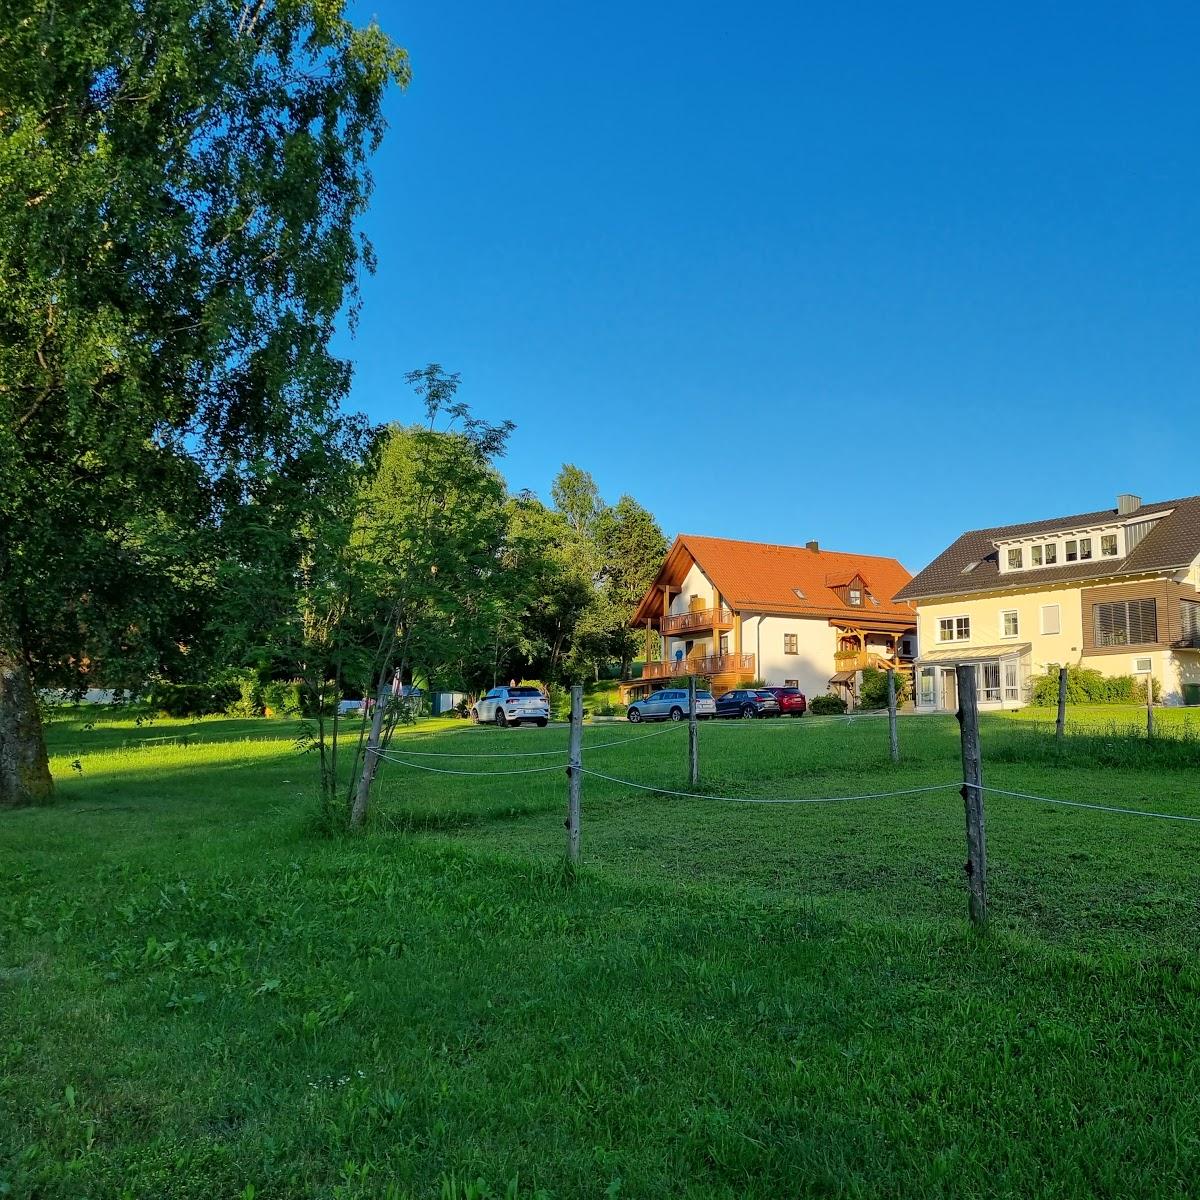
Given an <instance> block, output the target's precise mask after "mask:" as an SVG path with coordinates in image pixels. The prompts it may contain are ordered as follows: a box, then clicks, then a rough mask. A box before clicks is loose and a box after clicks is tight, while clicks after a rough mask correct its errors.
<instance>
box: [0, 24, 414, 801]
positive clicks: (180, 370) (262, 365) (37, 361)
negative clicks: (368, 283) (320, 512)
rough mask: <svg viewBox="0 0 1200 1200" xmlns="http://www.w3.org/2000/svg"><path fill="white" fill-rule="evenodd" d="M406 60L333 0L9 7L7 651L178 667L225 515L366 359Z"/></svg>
mask: <svg viewBox="0 0 1200 1200" xmlns="http://www.w3.org/2000/svg"><path fill="white" fill-rule="evenodd" d="M407 79H408V64H407V59H406V57H405V55H404V53H403V51H401V50H398V49H397V48H395V47H394V46H393V45H392V44H391V42H390V41H389V40H388V39H387V37H386V36H385V35H384V34H383V33H382V31H381V30H380V29H379V28H378V27H377V26H374V25H371V26H368V27H366V28H356V27H355V26H354V25H353V24H351V23H350V22H349V21H348V20H347V19H346V17H345V16H344V13H343V4H342V3H341V0H263V2H262V3H246V4H245V5H236V4H230V3H224V2H219V0H144V2H142V3H138V4H131V3H128V0H81V2H80V3H77V4H71V5H65V4H61V3H56V2H55V0H15V3H13V4H10V5H9V6H8V8H7V10H6V18H5V21H4V24H3V28H2V29H0V660H3V661H4V662H6V663H8V664H9V666H10V667H11V665H12V664H13V663H17V664H19V665H20V666H21V668H22V669H32V671H33V672H34V674H35V675H36V677H37V678H38V680H39V681H41V682H46V681H49V680H51V679H55V680H58V681H61V682H67V683H78V682H79V681H80V679H81V678H82V677H84V676H86V677H88V678H89V679H92V680H99V679H103V680H105V681H108V682H120V681H121V680H122V679H125V678H130V677H141V678H144V677H145V675H146V674H147V673H148V672H153V671H163V672H169V673H178V672H181V671H184V670H186V665H187V662H188V658H189V655H191V654H192V653H193V652H194V650H195V646H194V639H195V631H196V630H197V629H199V628H202V627H203V626H204V625H205V621H204V619H203V614H204V611H205V610H206V608H207V606H208V605H209V604H210V603H211V601H212V599H213V596H214V589H215V587H216V583H217V573H218V564H219V563H220V561H221V558H222V553H223V549H222V546H221V544H220V536H221V533H222V531H223V530H224V529H225V528H226V527H227V525H228V524H229V516H230V514H231V513H232V512H236V511H237V510H238V509H239V508H240V507H242V506H244V505H247V504H250V503H253V502H255V501H256V500H258V499H260V498H261V497H262V496H263V495H265V494H268V493H270V492H271V491H272V488H273V486H274V483H275V481H278V480H280V479H289V478H292V479H294V478H295V477H296V476H297V474H303V472H304V471H305V470H306V468H307V465H309V464H311V463H312V462H313V461H314V452H315V449H316V448H317V447H319V446H320V445H321V444H322V443H324V442H326V441H327V440H328V439H329V437H330V434H331V430H333V429H334V428H335V427H336V425H337V417H336V406H337V403H338V401H339V400H340V399H341V398H342V397H343V396H344V395H345V393H346V389H347V384H348V378H349V370H348V367H347V365H346V364H345V363H344V362H342V361H340V360H338V359H337V358H336V357H335V356H334V355H333V354H332V353H331V352H330V349H329V341H330V337H331V335H332V333H333V330H334V325H335V321H336V320H337V318H338V316H339V314H340V313H342V312H343V311H344V310H345V307H346V305H347V304H349V305H350V307H351V310H352V309H353V306H354V304H355V299H356V292H355V280H356V277H357V273H358V271H359V270H360V269H361V268H363V267H364V266H367V267H369V266H370V263H371V252H370V247H369V246H368V245H367V244H366V243H365V242H364V241H363V240H362V239H361V238H360V237H359V236H358V234H357V232H356V222H357V220H358V218H359V216H360V215H361V213H362V212H363V209H364V207H365V205H366V203H367V199H368V196H369V194H370V176H369V173H368V170H367V159H368V156H369V154H370V153H371V151H372V150H373V149H374V148H375V146H376V145H377V143H378V141H379V138H380V136H381V134H382V132H383V128H384V121H383V116H382V111H381V102H382V97H383V94H384V92H385V90H386V88H387V87H388V86H389V84H391V83H392V82H398V83H400V84H404V83H406V82H407ZM5 694H7V693H5ZM4 720H5V715H4V713H3V712H0V724H3V723H4ZM39 736H40V731H39ZM3 791H4V784H3V781H0V801H3V800H4V799H9V800H11V799H13V798H14V797H13V796H12V795H11V792H10V794H9V795H8V796H5V795H3V794H2V793H3Z"/></svg>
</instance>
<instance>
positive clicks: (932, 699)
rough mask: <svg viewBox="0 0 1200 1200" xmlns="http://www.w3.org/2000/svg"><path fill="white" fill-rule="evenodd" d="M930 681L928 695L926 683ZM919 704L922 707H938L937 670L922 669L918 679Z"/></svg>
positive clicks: (931, 668) (933, 668)
mask: <svg viewBox="0 0 1200 1200" xmlns="http://www.w3.org/2000/svg"><path fill="white" fill-rule="evenodd" d="M926 680H928V681H929V692H928V694H926V691H925V681H926ZM917 703H918V704H920V705H924V706H928V705H933V706H936V705H937V668H936V667H922V668H921V671H920V674H919V676H918V678H917Z"/></svg>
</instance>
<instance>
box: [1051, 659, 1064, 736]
mask: <svg viewBox="0 0 1200 1200" xmlns="http://www.w3.org/2000/svg"><path fill="white" fill-rule="evenodd" d="M1066 730H1067V668H1066V667H1059V668H1058V724H1057V725H1055V727H1054V737H1055V740H1056V741H1057V742H1058V744H1059V745H1060V746H1061V745H1062V740H1063V734H1064V733H1065V732H1066Z"/></svg>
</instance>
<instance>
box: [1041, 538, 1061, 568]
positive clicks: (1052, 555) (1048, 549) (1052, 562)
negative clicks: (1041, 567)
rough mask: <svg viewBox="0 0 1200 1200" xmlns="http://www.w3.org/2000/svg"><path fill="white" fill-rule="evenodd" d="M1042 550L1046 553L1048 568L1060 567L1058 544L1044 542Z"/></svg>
mask: <svg viewBox="0 0 1200 1200" xmlns="http://www.w3.org/2000/svg"><path fill="white" fill-rule="evenodd" d="M1042 550H1043V551H1044V552H1045V554H1044V557H1045V560H1046V566H1048V567H1056V566H1058V543H1057V542H1043V543H1042Z"/></svg>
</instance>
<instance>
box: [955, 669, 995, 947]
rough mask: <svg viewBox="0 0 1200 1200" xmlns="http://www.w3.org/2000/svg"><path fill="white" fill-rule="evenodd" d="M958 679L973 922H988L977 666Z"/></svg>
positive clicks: (964, 670)
mask: <svg viewBox="0 0 1200 1200" xmlns="http://www.w3.org/2000/svg"><path fill="white" fill-rule="evenodd" d="M956 674H957V676H958V723H959V725H960V727H961V731H962V768H963V789H962V797H963V803H964V805H965V806H966V810H967V864H966V871H967V890H968V904H969V907H970V911H971V923H972V924H973V925H975V926H977V927H978V928H982V927H983V926H984V924H985V923H986V922H987V838H986V836H985V833H984V822H983V757H982V755H981V753H980V748H979V705H978V702H977V700H976V693H975V667H974V665H973V664H972V665H962V666H959V667H958V668H957V671H956Z"/></svg>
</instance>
